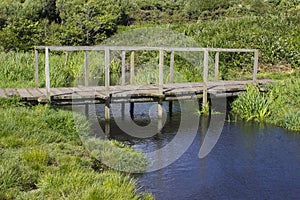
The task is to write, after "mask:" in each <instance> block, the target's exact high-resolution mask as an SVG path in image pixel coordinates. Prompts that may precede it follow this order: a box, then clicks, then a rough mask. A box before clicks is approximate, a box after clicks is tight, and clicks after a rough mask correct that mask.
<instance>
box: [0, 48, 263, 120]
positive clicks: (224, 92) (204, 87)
mask: <svg viewBox="0 0 300 200" xmlns="http://www.w3.org/2000/svg"><path fill="white" fill-rule="evenodd" d="M41 50H44V51H45V79H46V80H45V81H46V87H45V88H38V84H39V83H38V80H39V71H38V68H39V66H38V59H39V51H41ZM49 51H83V52H84V53H85V54H84V55H85V60H84V68H85V84H84V86H78V87H68V88H66V87H62V88H51V86H50V82H51V80H50V63H49ZM89 51H104V52H105V54H104V57H105V84H104V85H103V86H89V80H88V77H89V74H88V73H89V60H88V52H89ZM112 51H120V52H121V55H122V70H121V72H122V73H121V85H114V86H112V85H110V64H111V58H110V57H111V52H112ZM135 51H158V52H159V63H158V68H159V77H158V80H159V81H158V84H151V85H135V84H134V67H135V66H134V58H135V56H134V52H135ZM126 52H130V53H131V54H130V83H129V84H128V85H126V83H125V59H126ZM165 52H169V53H170V72H169V73H170V74H169V77H170V80H169V82H168V83H164V80H163V77H164V57H165V56H164V53H165ZM175 52H204V56H203V66H204V67H203V80H204V81H203V82H188V83H175V82H174V58H175V57H174V54H175ZM210 52H214V59H215V60H214V80H213V81H209V79H208V66H209V53H210ZM219 52H244V53H253V54H254V59H253V60H254V63H253V79H252V80H243V81H220V80H219V79H218V78H219ZM257 70H258V50H256V49H220V48H180V47H127V46H125V47H121V46H79V47H68V46H38V47H35V83H36V87H35V88H6V89H0V97H1V98H10V97H14V96H17V97H20V98H21V99H22V100H23V101H26V102H31V103H52V104H59V105H71V104H72V105H73V104H85V105H88V104H91V103H104V104H105V118H106V120H108V119H109V118H110V104H111V103H130V105H131V109H130V110H131V112H132V110H133V106H134V103H138V102H158V118H161V117H162V112H163V111H162V110H163V109H162V102H163V101H169V102H171V103H170V109H171V108H172V106H171V105H172V101H174V100H186V99H193V98H196V99H202V100H203V103H204V104H205V103H207V99H208V98H209V97H210V96H216V97H220V96H222V97H228V96H236V95H238V94H240V93H241V92H243V91H245V89H246V85H247V84H249V83H255V84H263V85H264V84H266V83H268V82H269V81H268V80H257Z"/></svg>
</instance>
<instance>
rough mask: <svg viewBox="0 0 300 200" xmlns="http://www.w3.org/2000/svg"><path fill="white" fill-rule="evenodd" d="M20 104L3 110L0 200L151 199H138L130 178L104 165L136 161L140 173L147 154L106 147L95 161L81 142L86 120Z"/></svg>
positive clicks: (6, 104) (3, 106)
mask: <svg viewBox="0 0 300 200" xmlns="http://www.w3.org/2000/svg"><path fill="white" fill-rule="evenodd" d="M16 102H17V101H16ZM16 102H11V101H5V100H1V104H0V112H1V116H0V177H1V179H0V199H152V197H151V195H148V194H138V192H137V188H136V181H135V180H133V179H132V178H131V177H130V176H129V175H126V174H121V173H120V172H116V171H114V170H110V169H109V168H108V167H106V166H105V165H103V164H102V162H101V159H105V156H114V157H112V158H110V159H111V160H110V162H111V163H113V162H118V163H120V162H121V163H122V161H123V159H124V158H123V157H124V155H126V162H127V163H128V162H129V164H130V162H133V161H134V162H135V163H132V165H133V164H134V165H135V167H138V168H140V170H142V168H145V166H146V164H145V158H144V156H143V154H141V153H138V152H135V151H133V150H131V149H130V148H129V147H124V146H122V145H120V144H118V143H116V142H115V143H114V142H109V141H107V142H102V143H101V145H102V149H101V150H102V151H101V153H102V157H97V158H98V159H96V158H95V157H93V156H91V154H90V153H89V151H88V149H87V148H86V147H85V146H84V145H83V143H82V141H81V139H80V138H79V133H80V132H87V131H88V128H89V125H88V123H87V122H86V121H85V119H84V118H83V117H80V116H76V120H75V118H74V116H73V114H72V113H71V112H68V111H63V110H55V109H53V108H50V107H49V106H36V107H31V108H28V107H24V106H20V105H18V106H16ZM75 123H76V124H75ZM98 144H99V143H98ZM120 146H121V147H120ZM114 147H119V148H117V149H118V153H120V152H121V155H122V154H123V157H121V156H119V157H118V156H116V155H117V154H116V153H115V152H114V151H115V149H116V148H114ZM132 165H130V166H132Z"/></svg>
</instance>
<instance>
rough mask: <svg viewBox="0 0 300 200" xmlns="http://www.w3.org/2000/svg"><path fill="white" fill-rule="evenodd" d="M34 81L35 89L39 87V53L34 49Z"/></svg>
mask: <svg viewBox="0 0 300 200" xmlns="http://www.w3.org/2000/svg"><path fill="white" fill-rule="evenodd" d="M34 70H35V74H34V79H35V87H36V88H38V87H39V51H38V50H37V49H36V48H34Z"/></svg>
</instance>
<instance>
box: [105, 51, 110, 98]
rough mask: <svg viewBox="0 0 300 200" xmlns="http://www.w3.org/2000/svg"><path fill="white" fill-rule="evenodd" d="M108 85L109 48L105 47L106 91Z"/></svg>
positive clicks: (107, 90)
mask: <svg viewBox="0 0 300 200" xmlns="http://www.w3.org/2000/svg"><path fill="white" fill-rule="evenodd" d="M109 85H110V49H109V48H108V47H106V48H105V87H106V92H109Z"/></svg>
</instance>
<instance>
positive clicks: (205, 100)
mask: <svg viewBox="0 0 300 200" xmlns="http://www.w3.org/2000/svg"><path fill="white" fill-rule="evenodd" d="M208 56H209V55H208V50H207V49H205V50H204V61H203V64H204V68H203V81H204V89H203V99H202V101H203V106H204V105H206V104H207V81H208Z"/></svg>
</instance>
